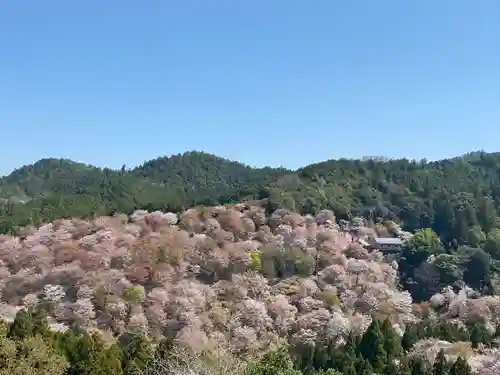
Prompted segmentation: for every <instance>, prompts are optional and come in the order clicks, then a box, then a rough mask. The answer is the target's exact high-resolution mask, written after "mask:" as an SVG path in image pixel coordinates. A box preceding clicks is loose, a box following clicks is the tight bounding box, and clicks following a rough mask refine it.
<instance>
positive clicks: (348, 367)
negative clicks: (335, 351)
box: [342, 361, 357, 375]
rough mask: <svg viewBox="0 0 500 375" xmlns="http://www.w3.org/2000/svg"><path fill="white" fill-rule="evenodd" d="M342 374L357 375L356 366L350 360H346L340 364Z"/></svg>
mask: <svg viewBox="0 0 500 375" xmlns="http://www.w3.org/2000/svg"><path fill="white" fill-rule="evenodd" d="M342 374H343V375H357V374H356V367H355V366H354V363H353V362H351V361H346V362H345V363H344V365H343V366H342Z"/></svg>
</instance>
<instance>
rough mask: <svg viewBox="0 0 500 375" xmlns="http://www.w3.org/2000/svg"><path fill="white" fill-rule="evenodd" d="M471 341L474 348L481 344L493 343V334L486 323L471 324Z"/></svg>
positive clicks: (488, 344)
mask: <svg viewBox="0 0 500 375" xmlns="http://www.w3.org/2000/svg"><path fill="white" fill-rule="evenodd" d="M469 331H470V341H471V343H472V347H473V348H477V346H478V345H479V344H485V345H486V346H490V345H491V335H490V333H489V332H488V330H487V329H486V327H485V325H484V323H480V322H476V323H473V324H471V325H469Z"/></svg>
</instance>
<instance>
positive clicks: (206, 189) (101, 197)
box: [0, 151, 500, 246]
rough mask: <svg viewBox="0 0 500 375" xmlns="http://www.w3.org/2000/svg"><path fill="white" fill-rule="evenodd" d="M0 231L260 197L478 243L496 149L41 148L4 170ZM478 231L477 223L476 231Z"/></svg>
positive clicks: (498, 173)
mask: <svg viewBox="0 0 500 375" xmlns="http://www.w3.org/2000/svg"><path fill="white" fill-rule="evenodd" d="M0 199H2V202H3V203H2V204H0V231H2V230H3V231H8V230H12V229H13V228H18V227H22V226H25V225H32V224H33V225H35V224H39V223H41V222H45V221H51V220H53V219H56V218H58V217H73V216H88V215H102V214H112V213H114V212H125V213H130V212H132V211H133V210H135V209H142V208H144V209H149V210H164V211H165V210H166V211H174V212H179V211H182V210H184V209H187V208H189V207H192V206H197V205H208V206H210V205H217V204H225V203H231V202H240V201H245V200H262V199H266V201H267V205H268V211H272V210H274V209H277V208H280V207H283V208H288V209H291V210H292V211H296V212H299V213H301V214H309V213H311V214H315V213H317V212H319V211H320V210H321V209H323V208H328V209H331V210H333V211H334V212H335V213H336V215H337V216H338V217H339V218H352V217H353V216H363V217H365V218H368V219H370V220H372V221H379V220H394V221H396V222H400V223H402V224H403V225H404V226H405V228H407V229H409V230H414V229H416V228H421V227H430V228H433V229H434V230H435V231H436V232H437V233H439V235H440V236H441V237H442V239H443V241H444V243H449V244H450V246H452V245H453V246H456V245H457V244H460V243H462V244H463V243H474V242H475V241H476V240H474V238H473V237H474V236H476V234H477V233H476V234H474V235H473V234H470V233H469V232H470V229H469V228H471V227H479V228H480V229H481V233H483V234H479V236H480V237H481V238H482V237H484V235H486V233H488V232H489V231H491V230H492V228H494V227H495V225H496V224H493V222H494V221H495V220H496V217H498V216H499V215H498V214H499V213H500V153H486V152H482V151H479V152H472V153H468V154H464V155H462V156H459V157H455V158H450V159H443V160H439V161H432V162H428V161H426V160H420V161H416V160H409V159H388V160H386V159H381V158H378V157H377V158H365V159H364V160H360V159H331V160H326V161H323V162H320V163H314V164H310V165H307V166H305V167H302V168H298V169H296V170H290V169H286V168H272V167H265V168H253V167H251V166H248V165H246V164H243V163H240V162H237V161H232V160H228V159H224V158H221V157H219V156H216V155H214V154H210V153H206V152H199V151H190V152H185V153H183V154H177V155H173V156H166V157H158V158H156V159H152V160H149V161H147V162H145V163H143V164H141V165H139V166H136V167H134V168H131V169H126V168H122V169H121V170H116V169H110V168H100V167H95V166H92V165H88V164H84V163H78V162H74V161H72V160H69V159H63V158H60V159H57V158H45V159H41V160H39V161H37V162H35V163H34V164H31V165H25V166H22V167H20V168H18V169H16V170H15V171H14V172H12V173H11V174H9V175H7V176H4V177H2V178H0ZM478 233H479V232H478Z"/></svg>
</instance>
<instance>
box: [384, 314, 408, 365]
mask: <svg viewBox="0 0 500 375" xmlns="http://www.w3.org/2000/svg"><path fill="white" fill-rule="evenodd" d="M380 331H381V332H382V335H383V337H384V350H385V352H386V353H387V355H388V359H387V363H389V361H390V360H392V359H399V358H400V357H401V356H402V355H403V348H402V346H401V338H400V337H399V335H398V334H397V332H396V331H395V330H394V328H393V327H392V323H391V321H390V319H389V318H386V319H385V320H384V321H383V322H382V324H381V326H380Z"/></svg>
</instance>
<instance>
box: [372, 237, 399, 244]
mask: <svg viewBox="0 0 500 375" xmlns="http://www.w3.org/2000/svg"><path fill="white" fill-rule="evenodd" d="M375 242H376V243H377V244H379V245H402V244H403V241H402V240H401V239H400V238H395V237H378V238H375Z"/></svg>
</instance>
